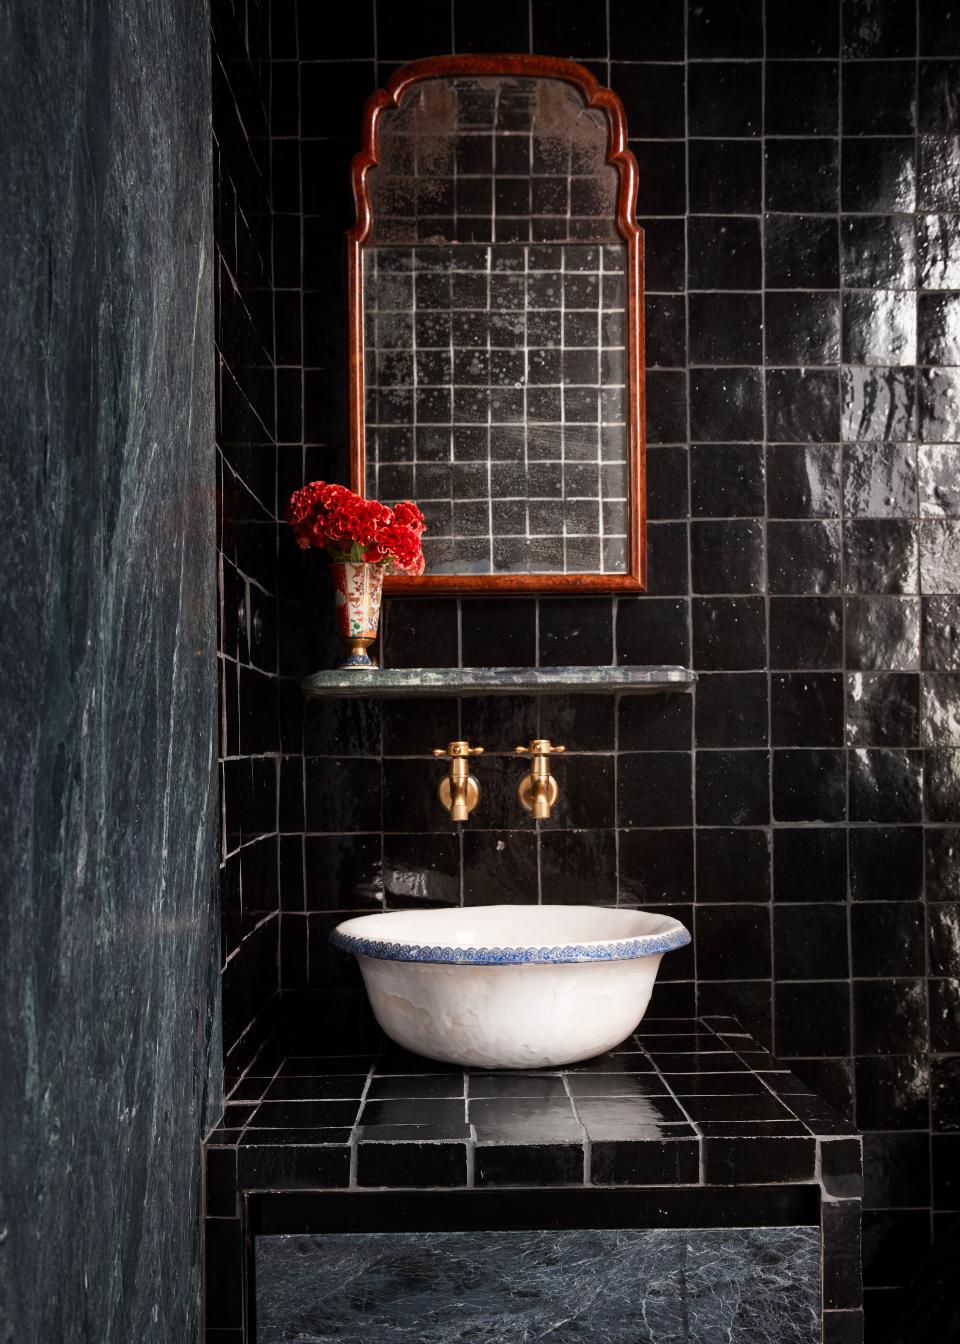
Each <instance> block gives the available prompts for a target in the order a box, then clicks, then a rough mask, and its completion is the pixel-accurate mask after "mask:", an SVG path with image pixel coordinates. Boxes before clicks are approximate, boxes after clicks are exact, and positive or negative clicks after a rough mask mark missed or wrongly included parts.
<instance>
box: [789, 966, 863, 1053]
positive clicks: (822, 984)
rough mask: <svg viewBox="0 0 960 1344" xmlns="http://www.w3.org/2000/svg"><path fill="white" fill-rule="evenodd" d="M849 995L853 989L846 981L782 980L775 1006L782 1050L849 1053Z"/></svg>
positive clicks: (791, 1051) (790, 1051)
mask: <svg viewBox="0 0 960 1344" xmlns="http://www.w3.org/2000/svg"><path fill="white" fill-rule="evenodd" d="M849 998H850V990H849V986H848V984H847V983H846V981H839V980H810V981H804V982H799V981H781V982H778V983H777V984H776V985H775V987H774V1008H775V1026H776V1040H777V1050H778V1051H779V1053H780V1054H781V1055H845V1054H847V1053H849V1049H850V1002H849Z"/></svg>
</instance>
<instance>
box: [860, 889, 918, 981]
mask: <svg viewBox="0 0 960 1344" xmlns="http://www.w3.org/2000/svg"><path fill="white" fill-rule="evenodd" d="M850 936H851V946H852V950H853V958H852V967H853V974H854V975H856V976H876V977H882V976H896V975H901V976H904V975H922V974H923V970H924V964H925V952H924V920H923V908H922V906H921V905H920V903H919V902H917V901H903V900H897V901H882V902H881V901H871V902H869V903H868V904H862V905H854V906H853V907H852V909H851V911H850Z"/></svg>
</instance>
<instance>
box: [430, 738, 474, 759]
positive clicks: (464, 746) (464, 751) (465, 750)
mask: <svg viewBox="0 0 960 1344" xmlns="http://www.w3.org/2000/svg"><path fill="white" fill-rule="evenodd" d="M433 754H434V756H449V758H450V760H451V761H453V760H456V759H457V757H458V756H482V755H483V747H471V745H470V743H469V742H448V743H447V745H446V746H445V747H434V749H433Z"/></svg>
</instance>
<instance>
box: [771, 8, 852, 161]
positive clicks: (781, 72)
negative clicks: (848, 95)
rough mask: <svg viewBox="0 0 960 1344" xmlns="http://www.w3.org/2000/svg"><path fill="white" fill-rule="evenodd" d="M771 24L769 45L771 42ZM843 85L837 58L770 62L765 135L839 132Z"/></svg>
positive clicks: (833, 133) (830, 133)
mask: <svg viewBox="0 0 960 1344" xmlns="http://www.w3.org/2000/svg"><path fill="white" fill-rule="evenodd" d="M767 23H768V47H769V42H770V34H769V24H770V19H769V17H768V19H767ZM839 93H840V85H839V78H838V74H837V64H836V62H835V61H817V62H813V61H777V62H776V63H774V62H770V63H769V64H768V65H767V91H766V104H765V107H764V123H763V129H764V134H765V135H790V136H797V135H836V134H837V132H838V130H839V128H840V113H839Z"/></svg>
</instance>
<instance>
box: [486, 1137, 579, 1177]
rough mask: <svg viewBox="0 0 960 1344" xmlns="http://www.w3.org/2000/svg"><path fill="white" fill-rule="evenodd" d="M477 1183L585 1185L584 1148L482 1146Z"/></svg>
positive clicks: (561, 1145)
mask: <svg viewBox="0 0 960 1344" xmlns="http://www.w3.org/2000/svg"><path fill="white" fill-rule="evenodd" d="M474 1181H475V1184H476V1185H477V1186H478V1187H486V1186H503V1185H523V1186H530V1185H535V1186H537V1187H540V1186H542V1185H582V1184H583V1147H582V1145H581V1144H579V1143H544V1144H536V1143H524V1144H509V1143H490V1144H486V1143H478V1144H477V1147H476V1153H475V1157H474Z"/></svg>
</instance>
